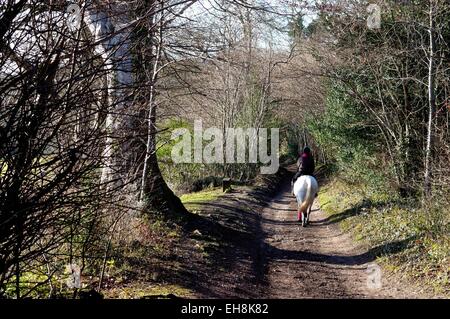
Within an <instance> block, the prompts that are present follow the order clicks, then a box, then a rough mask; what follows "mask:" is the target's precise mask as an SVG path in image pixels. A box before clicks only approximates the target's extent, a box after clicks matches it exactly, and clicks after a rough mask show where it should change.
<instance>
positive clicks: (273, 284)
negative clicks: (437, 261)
mask: <svg viewBox="0 0 450 319" xmlns="http://www.w3.org/2000/svg"><path fill="white" fill-rule="evenodd" d="M295 209H296V206H295V198H294V197H293V195H292V194H290V185H289V184H287V183H285V185H284V187H283V188H282V190H281V191H280V193H279V194H278V195H277V196H276V197H275V198H274V199H273V201H272V202H271V203H270V204H269V206H268V207H267V208H265V209H264V210H263V212H262V216H261V228H262V232H263V238H262V240H263V241H264V242H263V244H261V254H262V259H263V261H264V262H263V263H264V267H265V271H264V272H265V281H266V285H267V288H266V289H265V292H266V293H265V296H263V297H266V298H421V297H424V296H423V295H420V294H419V293H418V292H415V290H414V289H412V288H411V287H406V289H405V288H403V286H402V285H400V284H399V283H398V280H397V279H395V278H392V277H391V278H390V277H387V275H386V274H383V272H381V283H382V288H381V289H374V288H372V289H370V288H369V287H368V284H367V279H368V275H369V274H368V273H367V269H368V265H369V264H373V261H372V258H371V256H369V254H368V253H367V252H366V251H365V250H364V249H362V248H360V247H358V246H357V245H356V244H355V243H354V242H353V240H352V239H351V238H350V236H349V235H348V234H345V233H343V232H342V231H341V230H340V228H339V225H337V224H334V223H331V222H329V220H328V219H327V217H326V215H325V213H323V212H322V211H321V210H320V209H319V206H318V203H317V201H316V203H315V205H314V207H313V212H312V216H311V224H310V225H309V226H308V227H306V228H302V227H301V225H300V224H299V223H298V222H297V221H296V217H297V216H296V212H295Z"/></svg>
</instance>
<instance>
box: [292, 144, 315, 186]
mask: <svg viewBox="0 0 450 319" xmlns="http://www.w3.org/2000/svg"><path fill="white" fill-rule="evenodd" d="M314 170H315V163H314V157H313V156H312V154H311V149H310V148H309V147H308V146H306V147H305V148H304V149H303V152H302V153H301V154H300V157H299V159H298V160H297V173H296V174H295V175H294V178H293V179H292V182H291V185H292V187H293V186H294V184H295V181H296V180H297V178H299V177H300V176H302V175H310V176H313V174H314Z"/></svg>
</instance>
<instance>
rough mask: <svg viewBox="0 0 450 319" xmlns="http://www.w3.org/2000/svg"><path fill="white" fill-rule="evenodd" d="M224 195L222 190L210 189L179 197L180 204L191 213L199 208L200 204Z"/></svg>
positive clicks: (218, 188)
mask: <svg viewBox="0 0 450 319" xmlns="http://www.w3.org/2000/svg"><path fill="white" fill-rule="evenodd" d="M224 194H225V193H224V192H223V191H222V188H220V187H217V188H212V189H207V190H203V191H201V192H197V193H189V194H185V195H182V196H181V197H180V199H181V202H182V203H183V204H184V205H185V206H186V208H187V209H189V210H190V211H192V212H195V210H198V209H200V208H201V206H202V205H201V204H203V203H207V202H211V201H214V200H216V199H218V198H219V197H221V196H223V195H224Z"/></svg>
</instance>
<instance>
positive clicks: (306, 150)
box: [303, 146, 311, 155]
mask: <svg viewBox="0 0 450 319" xmlns="http://www.w3.org/2000/svg"><path fill="white" fill-rule="evenodd" d="M303 153H304V154H308V155H309V154H311V149H310V148H309V146H305V148H304V149H303Z"/></svg>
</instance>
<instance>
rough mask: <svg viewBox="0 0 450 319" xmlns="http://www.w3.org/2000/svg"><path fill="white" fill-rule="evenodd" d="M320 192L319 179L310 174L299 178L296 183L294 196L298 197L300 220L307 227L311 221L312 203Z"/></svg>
mask: <svg viewBox="0 0 450 319" xmlns="http://www.w3.org/2000/svg"><path fill="white" fill-rule="evenodd" d="M318 192H319V184H318V183H317V180H316V179H315V178H314V177H312V176H309V175H303V176H300V177H299V178H297V180H296V181H295V184H294V196H295V197H296V198H297V212H298V221H301V222H302V226H303V227H305V226H306V225H307V224H308V222H309V215H310V214H311V209H312V205H313V202H314V198H315V197H316V194H317V193H318Z"/></svg>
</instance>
